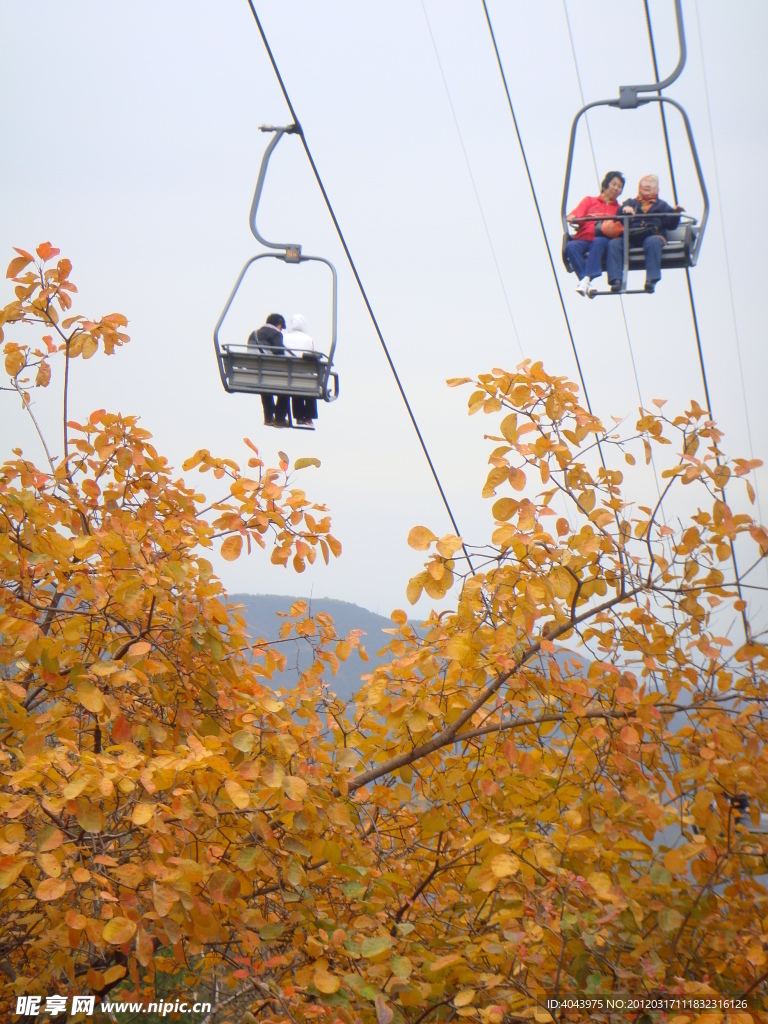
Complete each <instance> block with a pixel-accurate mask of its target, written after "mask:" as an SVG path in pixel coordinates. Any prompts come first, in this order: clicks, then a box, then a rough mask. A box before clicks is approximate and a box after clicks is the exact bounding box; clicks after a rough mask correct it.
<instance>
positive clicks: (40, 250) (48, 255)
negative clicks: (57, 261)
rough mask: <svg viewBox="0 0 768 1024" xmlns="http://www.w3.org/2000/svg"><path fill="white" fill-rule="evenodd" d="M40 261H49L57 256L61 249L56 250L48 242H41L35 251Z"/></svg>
mask: <svg viewBox="0 0 768 1024" xmlns="http://www.w3.org/2000/svg"><path fill="white" fill-rule="evenodd" d="M35 252H36V253H37V255H38V256H39V257H40V259H41V260H50V259H52V258H53V257H54V256H58V255H59V253H60V252H61V249H56V248H54V246H52V245H51V243H50V242H41V243H40V245H38V247H37V249H36V250H35Z"/></svg>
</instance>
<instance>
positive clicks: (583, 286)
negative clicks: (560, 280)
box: [576, 277, 589, 295]
mask: <svg viewBox="0 0 768 1024" xmlns="http://www.w3.org/2000/svg"><path fill="white" fill-rule="evenodd" d="M588 288H589V278H588V277H582V279H581V280H580V281H579V283H578V284H577V285H576V291H577V292H578V293H579V295H586V294H587V290H588Z"/></svg>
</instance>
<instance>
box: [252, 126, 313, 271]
mask: <svg viewBox="0 0 768 1024" xmlns="http://www.w3.org/2000/svg"><path fill="white" fill-rule="evenodd" d="M259 131H260V132H274V133H275V134H274V137H273V138H272V139H271V140H270V143H269V145H268V146H267V148H266V150H265V151H264V156H263V157H262V158H261V167H260V168H259V176H258V178H257V179H256V189H255V191H254V193H253V202H252V203H251V213H250V216H249V218H248V223H249V224H250V227H251V233H252V234H253V236H254V238H255V239H256V241H257V242H261V244H262V245H264V246H266V247H267V249H285V251H286V252H289V251H290V252H291V253H295V254H296V259H295V260H292V261H291V262H295V261H297V259H298V256H299V255H300V253H301V246H300V245H298V244H297V243H296V242H285V243H282V242H268V241H267V239H266V238H264V237H263V235H261V234H260V233H259V229H258V227H257V226H256V214H257V212H258V209H259V202H260V201H261V193H262V190H263V188H264V180H265V178H266V176H267V165H268V164H269V158H270V157H271V156H272V153H273V152H274V149H275V147H276V146H277V144H278V142H279V141H280V139H282V137H283V136H284V135H299V136H301V127H300V126H299V125H298V124H289V125H286V126H285V127H283V128H278V127H275V126H274V125H271V124H262V125H259Z"/></svg>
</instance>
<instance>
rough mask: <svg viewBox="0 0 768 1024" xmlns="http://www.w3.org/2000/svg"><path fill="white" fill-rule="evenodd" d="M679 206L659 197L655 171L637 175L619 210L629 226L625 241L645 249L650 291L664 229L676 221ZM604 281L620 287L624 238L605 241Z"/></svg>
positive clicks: (657, 272) (658, 271)
mask: <svg viewBox="0 0 768 1024" xmlns="http://www.w3.org/2000/svg"><path fill="white" fill-rule="evenodd" d="M682 212H683V207H682V206H670V205H669V203H665V202H664V200H663V199H659V179H658V177H657V176H656V175H655V174H646V175H645V176H644V177H642V178H641V179H640V185H639V186H638V194H637V198H636V199H626V200H624V202H623V203H622V204H621V208H620V210H619V213H624V214H628V215H629V216H631V218H632V219H631V220H629V221H625V225H626V227H627V228H628V230H629V244H630V245H631V246H638V245H642V247H643V249H644V250H645V290H646V291H647V292H652V291H654V289H655V288H656V285H657V284H658V282H659V281H660V280H661V250H662V249H663V248H664V246H665V245H666V244H667V235H666V232H667V231H672V229H673V228H676V227H677V225H678V224H679V223H680V214H681V213H682ZM605 262H606V270H607V272H608V283H609V284H610V286H611V291H612V292H619V291H621V280H622V272H623V264H624V241H623V239H621V238H612V239H611V240H610V242H609V243H608V254H607V256H606V261H605Z"/></svg>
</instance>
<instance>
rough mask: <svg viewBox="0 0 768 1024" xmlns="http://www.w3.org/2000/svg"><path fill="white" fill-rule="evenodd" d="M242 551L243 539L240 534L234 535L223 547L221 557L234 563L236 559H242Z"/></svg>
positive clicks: (227, 539)
mask: <svg viewBox="0 0 768 1024" xmlns="http://www.w3.org/2000/svg"><path fill="white" fill-rule="evenodd" d="M242 550H243V538H242V537H241V536H240V534H239V533H232V534H230V535H229V537H227V538H226V540H225V541H224V543H223V544H222V545H221V557H222V558H226V560H227V561H228V562H234V561H235V559H236V558H239V557H240V552H241V551H242Z"/></svg>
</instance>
